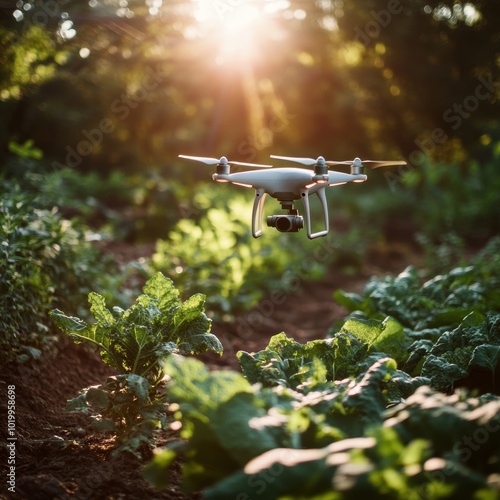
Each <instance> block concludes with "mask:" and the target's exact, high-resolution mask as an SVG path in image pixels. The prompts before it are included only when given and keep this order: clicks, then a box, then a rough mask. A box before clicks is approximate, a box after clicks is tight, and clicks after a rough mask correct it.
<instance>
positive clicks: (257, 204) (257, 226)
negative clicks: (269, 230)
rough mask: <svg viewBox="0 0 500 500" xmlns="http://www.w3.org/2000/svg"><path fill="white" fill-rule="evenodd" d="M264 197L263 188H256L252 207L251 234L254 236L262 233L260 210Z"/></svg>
mask: <svg viewBox="0 0 500 500" xmlns="http://www.w3.org/2000/svg"><path fill="white" fill-rule="evenodd" d="M265 199H266V192H265V191H264V190H263V189H256V190H255V198H254V200H253V209H252V236H253V237H254V238H258V237H259V236H261V235H262V210H263V208H264V201H265Z"/></svg>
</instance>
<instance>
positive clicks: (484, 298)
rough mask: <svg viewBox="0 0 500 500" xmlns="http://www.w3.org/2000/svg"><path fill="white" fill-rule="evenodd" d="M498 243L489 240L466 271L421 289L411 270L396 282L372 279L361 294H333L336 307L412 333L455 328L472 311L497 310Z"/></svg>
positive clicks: (498, 240) (454, 271)
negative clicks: (393, 323) (388, 317)
mask: <svg viewBox="0 0 500 500" xmlns="http://www.w3.org/2000/svg"><path fill="white" fill-rule="evenodd" d="M499 247H500V238H498V237H496V238H493V239H492V240H490V242H489V243H488V245H487V246H486V247H485V248H484V250H483V251H482V252H481V253H480V254H479V255H478V256H477V257H476V258H474V259H472V261H471V262H470V265H461V266H458V267H454V268H452V269H451V270H449V271H448V272H446V273H444V274H439V275H437V276H435V277H433V278H432V279H430V280H428V281H426V282H425V283H422V282H421V280H420V279H419V276H418V273H417V271H416V270H415V268H413V267H411V266H410V267H408V268H407V269H405V270H404V271H403V272H402V273H400V274H399V275H398V276H395V277H394V276H387V277H384V278H379V277H375V278H372V279H370V280H369V281H368V283H367V284H366V286H365V290H364V292H363V294H353V293H344V292H342V291H339V290H337V291H336V292H335V294H334V298H335V300H336V302H338V303H339V304H341V305H342V306H344V307H346V308H347V309H348V310H350V311H362V312H364V313H366V314H367V315H368V316H370V317H375V318H381V317H384V316H386V315H391V316H393V317H394V318H396V319H397V320H398V321H399V322H401V323H402V324H403V325H404V326H405V327H408V328H410V329H413V330H422V329H425V328H436V327H439V328H441V327H442V328H444V327H454V326H457V325H458V324H459V323H460V322H461V321H462V320H463V319H464V317H465V316H467V315H468V314H469V313H470V312H472V311H477V312H482V313H485V312H487V311H489V310H497V309H498V304H499V303H500V294H499V291H498V285H499V283H500V262H499V259H498V250H499Z"/></svg>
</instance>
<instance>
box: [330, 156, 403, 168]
mask: <svg viewBox="0 0 500 500" xmlns="http://www.w3.org/2000/svg"><path fill="white" fill-rule="evenodd" d="M325 163H326V164H327V165H329V166H331V167H332V166H335V165H354V166H356V167H361V166H363V167H368V168H372V169H374V168H380V167H397V166H404V165H407V163H406V162H405V161H404V160H387V161H382V160H361V159H360V158H354V160H346V161H325Z"/></svg>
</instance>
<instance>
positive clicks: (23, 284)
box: [0, 180, 113, 362]
mask: <svg viewBox="0 0 500 500" xmlns="http://www.w3.org/2000/svg"><path fill="white" fill-rule="evenodd" d="M0 239H1V245H0V274H1V281H0V296H1V298H2V300H1V301H0V318H1V319H0V325H1V329H2V338H1V341H0V343H1V347H2V348H1V353H2V355H1V358H2V362H5V361H12V360H13V359H15V358H16V356H17V359H18V361H23V360H26V358H27V357H29V353H30V352H31V353H35V352H37V349H40V348H42V347H43V345H44V344H45V343H47V342H48V341H49V340H50V339H51V338H52V337H51V336H50V335H49V332H48V324H47V320H48V316H47V313H48V311H49V309H50V308H52V307H54V306H58V307H66V306H69V305H71V306H72V307H73V304H74V303H78V302H80V300H81V298H82V297H84V296H85V295H86V294H88V293H89V291H90V290H91V289H92V287H94V286H98V285H100V284H104V283H106V285H107V286H108V290H109V291H110V292H111V291H112V289H113V282H112V280H110V279H107V278H106V277H105V275H104V271H105V269H108V268H111V267H112V266H111V263H110V261H109V260H106V259H103V258H102V255H101V254H100V252H99V251H98V250H97V249H96V248H94V247H92V245H91V244H90V243H89V242H88V241H86V233H85V230H84V228H83V227H81V226H80V225H79V224H78V223H76V222H70V221H68V220H65V219H64V218H63V217H62V216H61V215H60V213H59V212H58V210H57V208H53V209H50V210H49V209H46V208H45V207H44V205H43V204H41V203H40V200H39V198H38V197H37V196H34V195H30V194H27V193H24V192H23V191H22V190H21V188H20V186H19V185H18V184H17V183H16V182H13V181H7V180H5V182H3V183H2V189H1V201H0Z"/></svg>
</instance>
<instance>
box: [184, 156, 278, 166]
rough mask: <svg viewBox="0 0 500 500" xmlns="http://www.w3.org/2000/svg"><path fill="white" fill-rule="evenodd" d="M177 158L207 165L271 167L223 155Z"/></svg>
mask: <svg viewBox="0 0 500 500" xmlns="http://www.w3.org/2000/svg"><path fill="white" fill-rule="evenodd" d="M179 158H186V159H187V160H195V161H201V162H202V163H206V164H207V165H230V164H231V165H241V166H243V167H250V168H272V165H260V164H257V163H246V162H242V161H229V160H228V159H227V158H226V157H225V156H221V157H220V158H219V159H217V158H207V157H206V156H188V155H179Z"/></svg>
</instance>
